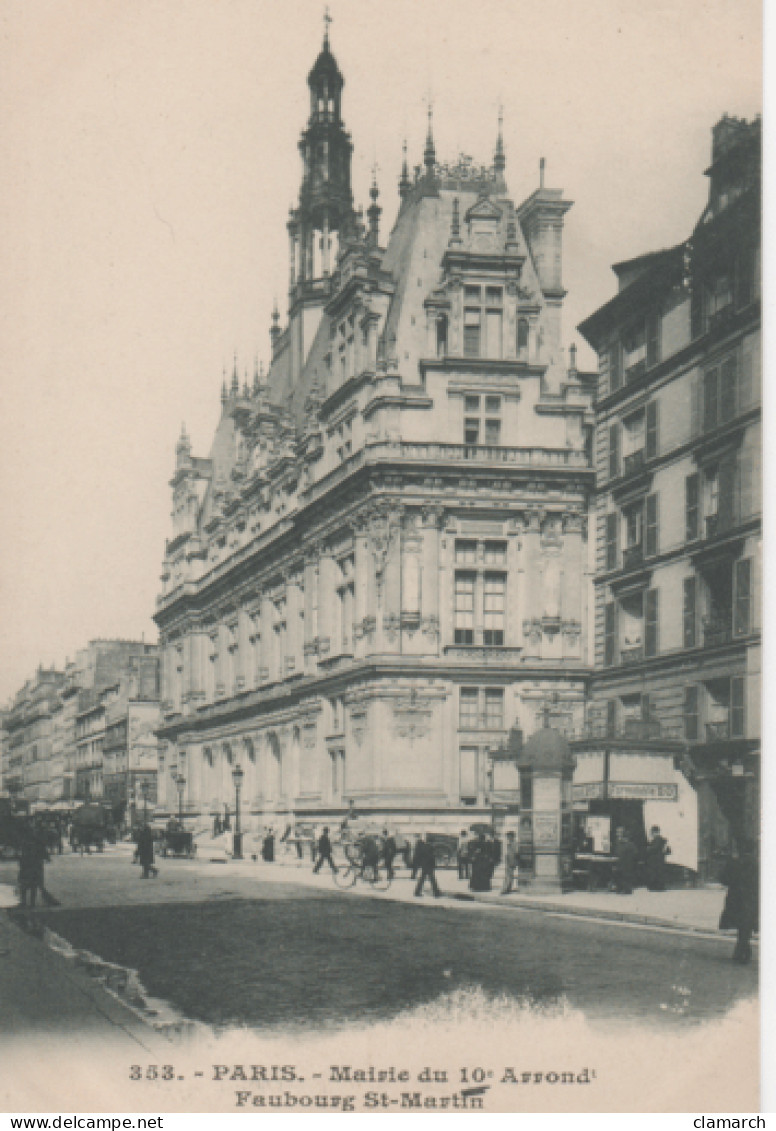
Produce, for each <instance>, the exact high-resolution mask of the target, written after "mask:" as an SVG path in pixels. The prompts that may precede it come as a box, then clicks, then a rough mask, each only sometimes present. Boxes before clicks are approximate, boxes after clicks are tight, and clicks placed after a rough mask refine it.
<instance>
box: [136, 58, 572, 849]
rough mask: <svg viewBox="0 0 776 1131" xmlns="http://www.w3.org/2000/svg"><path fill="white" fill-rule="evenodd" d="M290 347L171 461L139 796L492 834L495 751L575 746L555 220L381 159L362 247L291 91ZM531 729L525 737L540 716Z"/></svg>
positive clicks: (277, 328) (277, 815) (276, 333)
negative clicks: (152, 785) (393, 175)
mask: <svg viewBox="0 0 776 1131" xmlns="http://www.w3.org/2000/svg"><path fill="white" fill-rule="evenodd" d="M308 85H309V88H310V116H309V120H308V122H307V125H306V127H305V129H304V131H303V132H302V136H301V140H300V143H299V148H300V152H301V155H302V164H303V174H302V184H301V189H300V193H299V199H298V204H297V206H296V207H295V208H294V209H292V211H291V213H290V219H289V223H288V233H289V298H288V315H287V322H286V324H285V325H284V326H281V325H280V315H279V312H278V311H277V310H276V311H275V312H274V314H273V320H272V329H271V341H272V361H271V366H270V368H269V372H268V374H267V375H266V377H265V376H264V375H263V374H261V373H260V372H258V371H257V372H256V373H255V374H254V376H253V381H252V383H251V384H250V385H249V384H248V382H247V380H246V381H241V379H240V375H239V374H238V371H237V365H236V364H235V369H234V372H233V374H232V377H231V382H230V383H229V384H228V385H227V384H225V385H224V387H223V389H222V394H221V400H222V414H221V419H220V422H219V424H218V427H217V429H216V433H215V436H214V439H213V443H212V447H211V450H210V454H209V456H207V458H200V457H196V456H194V455H192V451H191V445H190V442H189V440H188V437H187V436H186V434H185V430H184V432H183V434H182V435H181V438H180V440H179V442H178V446H177V452H176V467H175V474H174V477H173V479H172V482H171V486H172V493H173V524H174V527H173V536H172V538H171V539H170V540H169V542H168V544H167V547H166V553H165V561H164V569H163V577H162V591H161V594H160V596H159V598H158V603H157V611H156V616H155V619H156V622H157V624H158V626H159V631H160V643H161V646H162V648H163V657H164V659H163V677H162V678H163V705H162V714H163V724H162V727H161V730H160V732H159V737H160V741H161V747H160V749H161V753H160V792H161V799H162V801H163V802H166V806H167V808H168V809H169V810H173V809H174V808H175V807H176V805H177V799H178V790H181V791H182V792H183V794H184V801H183V803H184V805H185V807H186V809H187V810H188V811H189V812H190V813H192V814H193V813H198V814H201V815H202V816H203V817H205V816H206V815H207V814H210V813H215V812H223V808H224V805H225V804H226V805H227V806H229V805H231V804H232V799H233V797H234V788H233V785H232V771H233V769H234V768H235V767H236V766H237V765H238V764H239V765H240V766H241V768H242V770H243V772H244V775H245V778H244V785H243V791H242V799H243V801H242V804H243V815H244V816H245V815H246V814H247V813H250V814H251V815H252V817H251V820H252V821H255V822H256V823H258V824H267V823H274V824H275V825H276V826H277V825H278V824H283V823H285V821H286V820H288V821H293V820H299V819H305V818H311V817H315V818H316V819H317V818H322V817H324V816H328V817H335V818H336V815H338V814H342V813H344V812H346V811H347V809H348V806H349V805H351V804H352V805H353V806H355V808H356V810H357V811H358V812H359V813H360V814H365V815H366V814H372V815H374V817H375V819H376V820H383V819H387V820H391V821H392V822H394V823H405V824H406V823H411V822H412V820H414V819H417V820H423V821H426V820H428V819H429V817H431V818H432V819H433V822H434V823H436V824H439V823H442V824H445V825H449V826H450V827H451V828H455V827H456V826H459V825H460V823H461V821H462V820H463V821H465V822H470V821H471V820H473V819H475V814H487V815H488V817H490V814H491V812H492V806H493V805H494V804H495V803H496V802H497V800H498V799H499V796H500V795H501V792H502V791H503V790H504V789H510V788H513V787H514V785H515V784H516V783H514V782H513V781H512V780H511V777H510V774H511V772H512V766H511V764H510V763H508V762H503V761H500V760H498V759H496V760H493V759H492V758H491V756H490V754H491V751H492V750H494V748H496V747H499V746H502V745H503V744H504V742H505V739H506V735H507V732H508V730H509V728H510V727H511V726H513V725H515V724H517V725H519V726H520V727H521V728H522V729H523V731H524V732H526V733H531V732H532V731H533V730H534V729H535V727H536V726H537V725H539V723H540V722H541V720H542V719H545V720H547V721H549V722H550V723H552V725H554V726H558V727H560V728H562V729H564V730H568V731H570V730H571V729H573V728H574V727H576V726H578V725H580V724H581V722H582V715H583V706H584V698H585V689H586V683H587V680H588V678H589V675H590V666H591V658H592V656H591V651H590V648H589V644H588V641H589V626H590V623H591V617H592V607H591V606H592V584H591V577H592V564H593V563H592V560H591V557H590V544H589V542H588V537H587V524H586V516H587V511H588V505H589V498H590V494H591V490H592V479H593V470H592V466H591V460H590V452H589V448H590V440H591V434H592V416H591V407H590V406H591V396H592V386H593V383H594V380H593V377H592V375H586V374H582V373H580V372H578V371H577V369H576V366H575V364H574V360H573V354H572V360H571V364H570V365H567V364H566V362H565V360H564V351H563V349H562V346H561V312H562V307H563V298H564V294H565V292H564V289H563V282H562V271H561V247H562V233H563V221H564V215H565V213H566V211H567V210H568V208H569V207H570V206H571V202H570V201H567V200H565V199H564V197H563V193H562V191H561V190H559V189H553V188H548V187H546V186H545V185H544V183H543V181H544V175H543V169H542V177H541V184H540V185H539V187H538V188H537V189H536V191H535V192H533V193H532V195H531V196H529V197H528V199H527V200H525V201H523V203H522V204H520V205H519V206H517V207H516V206H515V204H514V203H513V201H512V200H511V198H510V196H509V192H508V189H507V184H506V180H505V158H504V150H503V142H502V139H501V130H500V128H499V136H498V141H497V144H496V148H495V156H494V159H493V162H492V164H491V165H490V166H488V167H479V166H476V165H474V164H473V163H472V162H471V160H469V159H468V158H461V159H459V160H458V161H457V162H456V163H455V164H452V165H444V164H440V163H438V162H437V158H436V152H435V145H434V140H433V131H432V120H431V115H430V114H429V128H428V137H427V141H426V147H425V151H424V155H423V164H422V165H419V166H417V167H416V168H415V169H414V171H413V173H412V174H410V171H409V169H408V166H407V160H406V149H405V158H404V163H403V168H402V170H401V176H400V180H399V198H400V200H399V208H398V216H397V219H396V222H395V224H394V226H393V229H392V231H391V233H390V236H389V237H388V240H387V243H386V245H385V246H382V245H381V242H380V232H379V223H380V216H381V207H380V205H379V203H378V200H379V196H378V189H377V185H376V184H375V183H374V182H373V184H372V188H371V191H370V197H371V203H370V205H369V207H368V209H367V211H366V220H365V219H364V214H363V213H362V211H361V210H360V209H359V210H356V209H354V205H353V197H352V192H351V184H350V158H351V151H352V145H351V141H350V137H349V135H348V133H347V132H346V130H345V128H344V125H343V119H342V91H343V85H344V83H343V78H342V75H341V74H340V71H339V69H338V67H337V64H336V62H335V60H334V57H333V55H332V53H331V51H330V48H329V44H328V39H327V38H326V39H325V40H324V44H323V49H322V51H321V53H320V55H319V56H318V59H317V61H316V63H315V65H314V67H313V69H312V70H311V72H310V74H309V76H308ZM540 712H543V713H542V714H541V716H540V714H539V713H540Z"/></svg>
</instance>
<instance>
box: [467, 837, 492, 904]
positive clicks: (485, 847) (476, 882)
mask: <svg viewBox="0 0 776 1131" xmlns="http://www.w3.org/2000/svg"><path fill="white" fill-rule="evenodd" d="M470 859H471V871H470V875H469V890H470V891H490V884H491V880H492V879H493V867H494V864H493V849H492V847H491V845H490V844H488V842H487V840H486V839H485V834H484V833H480V834H479V836H478V837H477V839H476V841H475V842H474V845H473V846H472V848H471V849H470Z"/></svg>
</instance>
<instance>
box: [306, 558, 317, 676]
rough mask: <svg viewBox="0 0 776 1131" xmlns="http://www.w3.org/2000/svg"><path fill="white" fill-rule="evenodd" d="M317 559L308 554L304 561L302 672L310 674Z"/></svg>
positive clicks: (313, 658) (314, 652) (314, 639)
mask: <svg viewBox="0 0 776 1131" xmlns="http://www.w3.org/2000/svg"><path fill="white" fill-rule="evenodd" d="M317 613H318V558H317V553H310V554H308V556H307V557H306V558H305V561H304V643H303V645H302V649H303V652H304V670H305V671H306V672H307V673H308V675H309V674H312V673H313V672H314V671H315V669H316V666H317V663H316V656H317V654H318V642H317V636H318V623H317V621H318V617H317Z"/></svg>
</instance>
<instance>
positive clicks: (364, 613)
mask: <svg viewBox="0 0 776 1131" xmlns="http://www.w3.org/2000/svg"><path fill="white" fill-rule="evenodd" d="M353 559H354V565H353V573H354V585H355V594H354V610H353V621H354V627H353V648H354V654H355V655H356V656H364V655H366V654H367V651H368V649H369V641H370V639H371V638H373V637H374V624H373V623H372V624H370V622H369V620H368V617H369V613H368V605H369V575H370V573H371V571H372V562H371V560H370V554H369V534H368V531H367V523H366V517H359V519H358V520H357V521H356V522H355V524H354V531H353Z"/></svg>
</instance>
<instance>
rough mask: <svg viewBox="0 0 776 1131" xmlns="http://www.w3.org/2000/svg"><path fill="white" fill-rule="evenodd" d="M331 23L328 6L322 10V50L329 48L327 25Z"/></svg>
mask: <svg viewBox="0 0 776 1131" xmlns="http://www.w3.org/2000/svg"><path fill="white" fill-rule="evenodd" d="M331 22H332V17H331V16H330V15H329V5H328V4H327V5H326V7H325V8H324V9H323V47H324V50H327V49H328V46H329V25H330V24H331Z"/></svg>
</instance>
